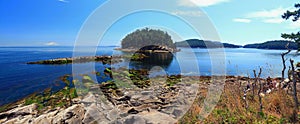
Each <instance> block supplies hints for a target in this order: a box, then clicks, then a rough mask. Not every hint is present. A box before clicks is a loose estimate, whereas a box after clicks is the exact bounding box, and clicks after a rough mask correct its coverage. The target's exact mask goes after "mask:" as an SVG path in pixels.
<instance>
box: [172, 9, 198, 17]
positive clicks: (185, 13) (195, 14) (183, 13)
mask: <svg viewBox="0 0 300 124" xmlns="http://www.w3.org/2000/svg"><path fill="white" fill-rule="evenodd" d="M172 14H174V15H178V16H191V17H199V16H201V15H202V14H203V13H202V12H201V11H197V10H195V11H175V12H173V13H172Z"/></svg>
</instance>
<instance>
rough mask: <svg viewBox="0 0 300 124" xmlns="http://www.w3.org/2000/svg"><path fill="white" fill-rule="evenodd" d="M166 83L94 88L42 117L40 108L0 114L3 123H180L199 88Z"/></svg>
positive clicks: (184, 84)
mask: <svg viewBox="0 0 300 124" xmlns="http://www.w3.org/2000/svg"><path fill="white" fill-rule="evenodd" d="M162 82H163V79H159V78H157V79H155V80H152V82H151V85H150V86H149V87H147V88H137V87H132V88H122V89H117V90H114V91H112V89H103V88H101V87H99V86H98V85H94V86H92V87H91V90H90V92H88V94H87V95H85V96H79V97H78V98H75V99H73V100H72V101H73V104H72V105H71V106H69V107H67V108H64V107H56V108H52V109H49V110H46V111H44V112H43V113H40V112H39V110H38V105H37V104H31V105H27V106H22V105H18V106H16V107H15V108H14V109H11V110H9V111H6V112H3V113H0V123H4V124H13V123H30V124H40V123H45V124H46V123H57V124H64V123H69V124H72V123H85V124H89V123H105V124H106V123H126V124H143V123H161V124H168V123H176V122H177V121H178V120H179V119H180V118H181V117H182V116H183V115H184V114H185V113H186V111H187V110H188V109H189V108H190V106H191V105H192V103H193V101H194V99H195V97H196V95H197V91H198V88H199V84H196V83H189V84H187V83H183V82H182V83H177V84H174V85H172V86H166V85H165V84H164V83H162Z"/></svg>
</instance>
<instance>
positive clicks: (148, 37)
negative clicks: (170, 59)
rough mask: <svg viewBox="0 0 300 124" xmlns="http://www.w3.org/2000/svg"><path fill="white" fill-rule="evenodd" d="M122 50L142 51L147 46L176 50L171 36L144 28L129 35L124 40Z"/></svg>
mask: <svg viewBox="0 0 300 124" xmlns="http://www.w3.org/2000/svg"><path fill="white" fill-rule="evenodd" d="M121 45H122V49H140V48H143V47H145V46H150V45H157V46H165V47H168V48H172V49H175V45H174V44H173V40H172V39H171V36H170V35H169V34H168V33H167V32H164V31H161V30H158V29H157V30H155V29H149V28H144V29H141V30H139V29H138V30H136V31H134V32H132V33H130V34H128V35H127V36H126V37H125V38H124V39H123V40H122V43H121Z"/></svg>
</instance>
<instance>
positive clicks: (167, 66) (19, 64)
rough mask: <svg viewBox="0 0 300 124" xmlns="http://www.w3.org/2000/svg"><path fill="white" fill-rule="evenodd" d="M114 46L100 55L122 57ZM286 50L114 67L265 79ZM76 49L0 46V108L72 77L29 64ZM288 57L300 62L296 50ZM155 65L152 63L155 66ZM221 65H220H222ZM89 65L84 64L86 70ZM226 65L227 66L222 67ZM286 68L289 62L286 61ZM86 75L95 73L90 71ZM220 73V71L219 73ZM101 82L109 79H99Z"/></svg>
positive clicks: (189, 54)
mask: <svg viewBox="0 0 300 124" xmlns="http://www.w3.org/2000/svg"><path fill="white" fill-rule="evenodd" d="M113 49H114V47H98V49H97V51H96V54H97V55H121V54H124V53H122V52H120V51H115V50H113ZM282 52H285V51H284V50H259V49H244V48H238V49H227V48H226V49H213V50H207V49H188V48H181V52H178V53H175V54H174V55H173V57H172V58H167V59H166V58H165V57H164V56H161V58H164V59H166V60H165V62H164V63H159V62H158V63H157V62H156V63H154V61H155V60H149V62H148V63H138V62H130V61H124V62H123V63H120V64H117V65H114V66H117V67H122V66H125V67H129V68H146V69H149V70H153V68H155V67H156V69H157V68H159V69H158V70H155V69H154V72H155V71H156V72H157V74H160V72H163V73H161V74H184V75H205V76H206V75H212V74H215V73H212V70H213V68H217V69H218V68H224V69H225V70H226V74H227V75H240V76H247V75H250V76H253V69H256V70H258V69H259V67H262V68H263V73H262V76H263V77H268V76H271V77H279V76H280V75H281V69H282V64H281V63H282V62H281V57H280V54H281V53H282ZM72 55H73V47H0V68H1V69H0V105H3V104H6V103H9V102H13V101H16V100H18V99H20V98H23V97H25V96H28V95H30V94H32V93H34V92H39V91H43V90H44V89H46V88H49V87H52V86H54V85H55V84H56V83H57V82H58V81H59V78H60V77H61V76H63V75H65V74H70V75H71V74H72V65H71V64H65V65H29V64H26V63H27V62H30V61H39V60H47V59H53V58H62V57H72ZM287 58H293V59H295V60H296V61H300V57H298V56H296V53H295V51H294V52H292V53H291V54H290V55H288V56H287ZM152 62H153V63H152ZM218 63H219V64H220V65H219V64H218ZM88 64H94V63H82V64H79V65H80V66H82V67H84V66H85V65H88ZM94 65H95V70H96V71H101V69H104V68H105V67H107V66H108V65H102V63H96V64H94ZM222 65H225V66H222ZM287 65H290V64H289V61H287ZM212 66H214V67H212ZM82 71H83V72H85V73H92V72H89V70H87V71H85V70H84V69H83V70H82ZM216 73H218V72H216ZM97 79H98V82H102V81H105V80H108V79H105V78H104V79H103V78H97Z"/></svg>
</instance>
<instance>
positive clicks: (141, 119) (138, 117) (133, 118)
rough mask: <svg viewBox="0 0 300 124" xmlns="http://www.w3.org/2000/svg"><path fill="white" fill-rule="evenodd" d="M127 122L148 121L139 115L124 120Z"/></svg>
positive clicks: (136, 123)
mask: <svg viewBox="0 0 300 124" xmlns="http://www.w3.org/2000/svg"><path fill="white" fill-rule="evenodd" d="M124 123H125V124H146V121H145V120H144V119H143V118H142V117H141V116H139V115H135V116H130V117H128V119H126V120H125V121H124Z"/></svg>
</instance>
